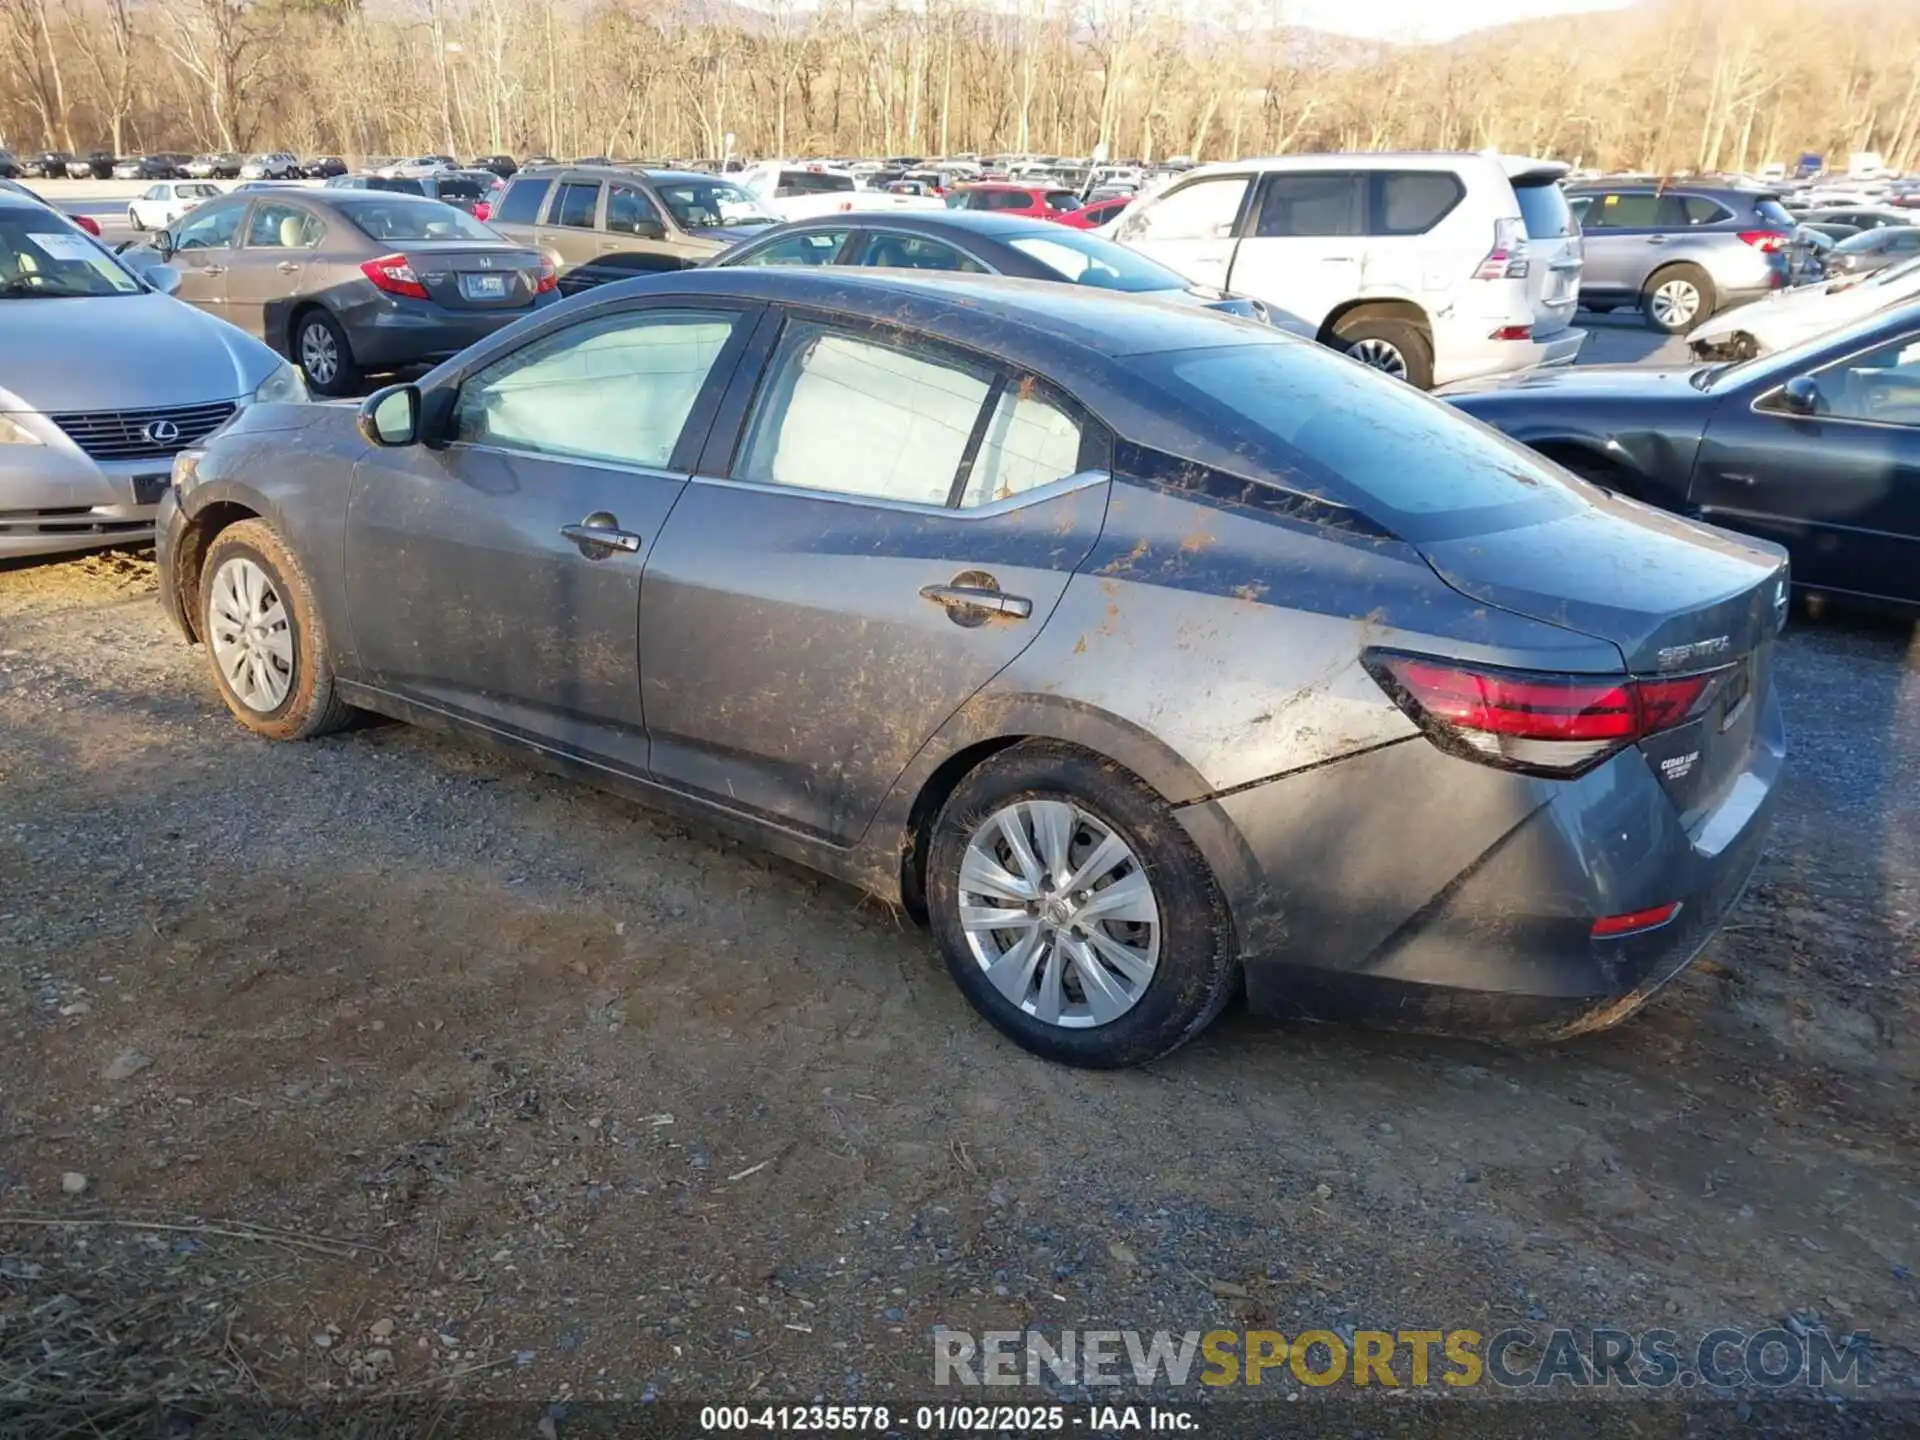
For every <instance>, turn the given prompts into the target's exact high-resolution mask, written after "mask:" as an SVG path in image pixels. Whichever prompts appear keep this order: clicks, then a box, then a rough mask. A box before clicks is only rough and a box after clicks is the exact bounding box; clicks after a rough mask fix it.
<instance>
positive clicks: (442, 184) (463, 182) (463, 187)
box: [433, 176, 486, 200]
mask: <svg viewBox="0 0 1920 1440" xmlns="http://www.w3.org/2000/svg"><path fill="white" fill-rule="evenodd" d="M433 189H434V193H435V194H436V195H438V196H439V197H440V198H441V199H442V200H478V199H479V198H480V197H481V196H482V195H484V194H485V193H486V188H485V187H484V186H483V185H481V183H480V182H479V181H478V180H469V179H467V178H465V177H464V176H463V177H462V178H460V179H458V180H438V181H435V182H434V187H433Z"/></svg>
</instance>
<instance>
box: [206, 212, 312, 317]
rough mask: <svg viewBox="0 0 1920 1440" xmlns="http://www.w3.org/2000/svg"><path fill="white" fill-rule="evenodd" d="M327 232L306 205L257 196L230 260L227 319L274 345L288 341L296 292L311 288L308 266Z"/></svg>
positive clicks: (297, 293) (298, 293)
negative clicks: (308, 283)
mask: <svg viewBox="0 0 1920 1440" xmlns="http://www.w3.org/2000/svg"><path fill="white" fill-rule="evenodd" d="M326 232H327V227H326V225H325V223H324V222H323V221H322V220H321V219H320V217H319V216H318V215H317V214H315V213H314V212H313V211H312V210H310V209H308V208H307V207H306V206H305V205H301V204H297V203H295V202H293V201H288V200H256V201H254V202H253V209H252V211H251V212H249V214H248V216H247V222H246V224H245V225H244V226H242V227H241V232H240V242H239V244H238V246H237V247H236V248H235V250H234V252H233V256H232V258H231V260H230V261H229V262H228V271H227V318H228V319H229V320H231V321H232V322H233V323H234V324H235V325H238V326H239V327H240V328H241V329H243V330H245V331H247V332H248V333H249V334H251V335H255V336H257V337H259V338H260V339H262V340H266V341H268V342H269V343H271V342H273V341H274V340H278V339H284V338H285V337H286V336H287V334H288V329H289V321H291V319H292V318H293V317H292V313H291V308H290V307H291V305H292V302H293V299H294V297H295V296H297V295H300V294H302V293H303V292H304V291H305V289H306V288H307V270H308V267H309V264H310V262H311V261H312V260H313V257H314V252H315V249H316V247H317V246H318V245H319V244H320V241H321V239H322V237H323V236H325V234H326Z"/></svg>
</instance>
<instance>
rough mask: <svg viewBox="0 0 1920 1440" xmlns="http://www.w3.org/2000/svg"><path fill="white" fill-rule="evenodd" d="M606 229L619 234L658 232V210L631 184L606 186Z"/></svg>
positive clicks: (653, 233)
mask: <svg viewBox="0 0 1920 1440" xmlns="http://www.w3.org/2000/svg"><path fill="white" fill-rule="evenodd" d="M607 229H609V230H611V231H613V232H614V233H616V234H620V235H643V234H644V235H655V236H657V235H658V234H659V233H660V212H659V211H657V210H655V209H654V208H653V202H652V201H651V200H649V199H647V197H646V196H644V195H642V194H641V193H640V192H639V191H638V190H636V189H634V188H633V187H632V186H631V185H609V186H608V187H607Z"/></svg>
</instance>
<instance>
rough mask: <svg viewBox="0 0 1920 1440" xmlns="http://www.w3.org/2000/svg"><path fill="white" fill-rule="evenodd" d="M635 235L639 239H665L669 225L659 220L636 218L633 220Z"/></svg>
mask: <svg viewBox="0 0 1920 1440" xmlns="http://www.w3.org/2000/svg"><path fill="white" fill-rule="evenodd" d="M633 233H634V237H635V238H636V239H639V240H664V239H666V238H667V227H666V226H664V225H662V224H661V223H660V222H659V221H658V220H636V221H634V222H633Z"/></svg>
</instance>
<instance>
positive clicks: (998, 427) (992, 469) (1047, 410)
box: [960, 380, 1080, 506]
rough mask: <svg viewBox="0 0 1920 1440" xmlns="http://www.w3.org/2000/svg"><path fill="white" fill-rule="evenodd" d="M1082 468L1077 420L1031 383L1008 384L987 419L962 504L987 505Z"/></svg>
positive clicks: (1021, 493)
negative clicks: (984, 432)
mask: <svg viewBox="0 0 1920 1440" xmlns="http://www.w3.org/2000/svg"><path fill="white" fill-rule="evenodd" d="M1079 468H1080V422H1079V421H1078V420H1076V419H1074V418H1073V416H1072V415H1071V414H1070V413H1069V412H1068V410H1067V408H1066V406H1065V405H1063V404H1061V403H1060V402H1059V401H1057V400H1055V399H1054V398H1053V397H1051V396H1050V395H1048V394H1047V393H1046V392H1045V391H1044V390H1042V389H1041V388H1039V386H1038V385H1037V384H1036V383H1035V382H1033V381H1031V380H1027V381H1023V382H1021V383H1019V384H1016V385H1009V386H1008V387H1007V388H1006V389H1005V390H1003V391H1001V393H1000V403H999V404H997V405H995V406H994V407H993V414H992V415H990V416H989V417H988V418H987V430H986V434H985V435H983V436H982V437H981V439H980V452H979V454H977V455H975V456H974V459H973V472H972V473H971V474H970V475H969V476H968V477H967V488H966V492H965V494H963V495H962V496H961V498H960V503H961V504H962V505H967V506H971V505H991V504H992V503H993V502H994V501H996V500H1011V499H1012V498H1013V497H1014V496H1016V495H1024V494H1025V493H1026V492H1027V491H1029V490H1033V489H1037V488H1038V487H1039V486H1042V485H1050V484H1052V483H1053V482H1054V481H1055V480H1061V479H1064V478H1065V477H1066V476H1068V475H1071V474H1073V473H1074V471H1076V470H1077V469H1079Z"/></svg>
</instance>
